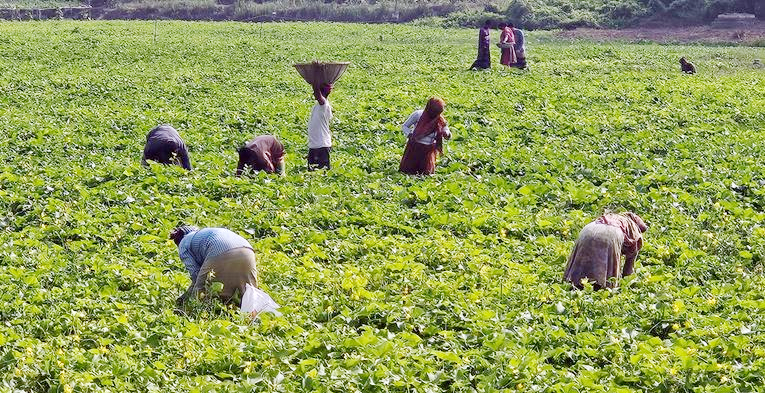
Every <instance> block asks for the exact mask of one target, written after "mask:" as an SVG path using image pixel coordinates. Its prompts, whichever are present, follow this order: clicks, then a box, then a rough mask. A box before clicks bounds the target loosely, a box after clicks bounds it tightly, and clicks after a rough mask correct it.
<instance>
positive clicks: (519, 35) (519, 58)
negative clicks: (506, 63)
mask: <svg viewBox="0 0 765 393" xmlns="http://www.w3.org/2000/svg"><path fill="white" fill-rule="evenodd" d="M507 26H508V27H509V28H511V29H512V30H513V36H514V37H515V58H516V62H515V64H511V66H515V67H518V68H521V69H524V68H526V42H525V40H524V37H523V31H521V29H518V28H516V27H515V26H514V25H513V24H512V23H508V24H507Z"/></svg>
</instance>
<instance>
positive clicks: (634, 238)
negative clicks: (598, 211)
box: [563, 212, 648, 289]
mask: <svg viewBox="0 0 765 393" xmlns="http://www.w3.org/2000/svg"><path fill="white" fill-rule="evenodd" d="M647 229H648V226H647V225H646V224H645V221H643V219H642V218H640V216H638V215H637V214H634V213H631V212H627V213H623V214H613V213H609V214H605V215H603V216H600V217H598V218H597V219H596V220H595V221H593V222H591V223H589V224H587V225H586V226H585V227H584V228H582V231H581V232H580V233H579V238H578V239H577V240H576V245H575V246H574V250H573V251H572V252H571V255H570V256H569V258H568V264H567V265H566V271H565V273H564V274H563V281H565V282H570V283H571V284H573V285H574V287H576V288H579V289H581V288H582V287H583V285H582V281H583V280H584V281H589V282H591V283H592V284H593V287H594V288H595V289H601V288H613V287H615V286H616V285H617V284H618V282H616V281H615V280H617V281H618V280H619V279H621V278H622V277H623V276H629V275H630V274H632V273H633V271H634V269H635V259H637V255H638V252H639V251H640V249H641V248H642V247H643V232H645V231H646V230H647ZM622 256H624V265H622Z"/></svg>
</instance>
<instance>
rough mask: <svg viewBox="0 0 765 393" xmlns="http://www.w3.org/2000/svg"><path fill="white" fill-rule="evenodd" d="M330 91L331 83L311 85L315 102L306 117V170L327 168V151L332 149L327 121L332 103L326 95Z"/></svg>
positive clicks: (330, 115)
mask: <svg viewBox="0 0 765 393" xmlns="http://www.w3.org/2000/svg"><path fill="white" fill-rule="evenodd" d="M331 92H332V85H330V84H328V83H324V84H322V85H321V86H314V87H313V96H314V98H315V99H316V104H315V105H314V106H313V109H312V110H311V117H310V118H309V119H308V170H311V171H312V170H315V169H321V168H326V169H329V152H330V150H332V133H330V131H329V121H330V120H332V105H330V104H329V100H328V99H327V96H329V93H331Z"/></svg>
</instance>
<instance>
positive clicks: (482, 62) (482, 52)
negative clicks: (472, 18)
mask: <svg viewBox="0 0 765 393" xmlns="http://www.w3.org/2000/svg"><path fill="white" fill-rule="evenodd" d="M490 49H491V21H490V20H487V21H486V22H484V24H483V26H482V27H481V28H480V29H479V30H478V57H477V58H476V60H475V61H474V62H473V65H471V66H470V69H471V70H485V69H487V68H491V50H490Z"/></svg>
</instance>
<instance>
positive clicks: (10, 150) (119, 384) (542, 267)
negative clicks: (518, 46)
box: [0, 21, 765, 392]
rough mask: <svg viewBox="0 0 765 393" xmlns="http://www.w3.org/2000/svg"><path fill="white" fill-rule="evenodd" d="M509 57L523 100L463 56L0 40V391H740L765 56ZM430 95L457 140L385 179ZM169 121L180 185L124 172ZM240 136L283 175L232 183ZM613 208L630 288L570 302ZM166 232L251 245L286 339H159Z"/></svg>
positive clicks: (217, 330)
mask: <svg viewBox="0 0 765 393" xmlns="http://www.w3.org/2000/svg"><path fill="white" fill-rule="evenodd" d="M349 37H352V40H351V39H349ZM528 41H529V61H530V65H531V69H530V70H529V71H527V72H516V71H511V70H506V69H501V68H494V69H492V70H491V71H488V72H469V71H466V70H465V68H466V67H467V66H468V65H469V64H470V63H471V62H472V61H473V59H474V57H475V51H476V49H475V46H474V44H475V31H474V30H458V29H454V30H449V31H447V34H445V33H444V31H443V29H432V28H425V27H413V26H404V25H378V26H369V25H344V24H334V23H300V24H292V23H279V24H268V23H266V24H262V25H260V24H239V23H191V22H161V21H160V22H158V23H156V24H155V23H151V22H46V23H39V22H29V23H2V24H0V42H2V45H0V92H1V93H0V128H1V129H3V130H4V132H3V133H2V134H1V135H0V212H2V213H1V214H0V244H2V246H3V247H0V390H1V391H32V392H50V391H57V392H75V391H76V392H86V391H162V392H167V391H181V392H184V391H205V392H206V391H213V389H215V390H216V391H243V392H245V391H246V392H250V391H253V390H255V391H288V392H294V391H312V390H319V391H321V390H326V391H337V390H343V391H364V392H374V391H405V390H406V391H411V390H417V391H431V392H440V391H482V392H490V391H496V390H502V389H504V390H513V389H516V390H519V391H561V392H563V391H613V392H626V391H655V392H686V391H722V392H725V391H731V392H735V391H756V390H758V389H760V388H761V386H763V384H765V376H764V375H763V370H765V331H764V330H763V326H765V325H764V324H765V313H764V312H763V311H764V310H765V278H764V277H763V257H764V256H765V227H764V226H763V222H764V220H765V213H763V209H764V208H765V186H764V184H765V178H763V175H762V170H761V168H762V166H763V162H764V161H765V153H764V152H765V138H763V135H762V130H763V129H764V128H765V111H763V108H765V97H763V95H762V94H761V93H762V91H765V74H763V72H762V69H757V68H753V66H752V59H753V58H754V57H757V58H765V50H763V49H761V48H736V47H712V46H707V47H703V46H690V47H681V46H670V45H666V46H659V45H611V44H597V43H571V42H558V41H553V40H550V39H549V36H548V35H545V34H542V33H533V32H532V33H531V34H530V35H529V37H528ZM496 54H497V53H496V51H495V53H494V55H495V61H496ZM681 55H684V56H686V57H688V58H689V59H691V60H692V61H694V62H695V63H696V66H697V68H698V70H699V73H698V74H697V75H695V76H688V75H684V74H681V73H680V72H679V69H678V68H679V67H678V64H677V58H678V57H680V56H681ZM316 58H319V59H342V60H349V61H352V63H353V64H352V66H351V68H350V69H349V71H348V73H347V74H346V75H345V76H343V78H342V79H341V80H340V81H339V82H338V83H337V85H336V89H335V91H334V93H333V94H332V97H331V99H332V102H333V106H334V108H335V115H336V116H337V119H336V121H335V122H333V124H332V129H333V132H334V135H335V148H334V150H333V164H334V168H333V169H332V170H331V171H329V172H323V171H321V172H307V171H305V170H304V169H303V162H304V157H305V154H306V147H305V143H306V136H305V125H306V122H307V118H308V113H309V111H310V108H311V106H312V105H313V100H312V97H311V92H310V90H309V88H308V86H307V85H306V84H305V83H304V82H303V81H302V79H301V78H300V77H299V76H298V74H297V73H296V72H295V70H294V68H293V67H292V64H293V62H296V61H302V60H310V59H316ZM434 94H437V95H440V96H443V97H444V98H445V99H446V101H447V103H448V107H447V111H446V117H447V120H448V121H449V123H450V125H451V129H452V131H453V132H454V135H455V136H454V138H453V140H451V141H449V142H448V143H447V152H446V156H445V157H443V158H441V159H440V161H439V166H438V169H437V174H436V175H435V176H432V177H427V178H415V177H409V176H404V175H401V174H399V173H398V172H397V170H396V169H397V165H398V160H399V158H400V156H401V153H402V151H403V145H404V138H403V136H402V135H401V131H400V128H399V127H400V124H401V122H403V121H404V120H405V119H406V117H407V116H408V115H409V114H410V112H411V111H412V110H414V109H417V108H420V107H422V105H423V104H424V103H425V101H426V99H427V98H428V97H429V96H430V95H434ZM165 122H167V123H171V124H172V125H174V126H175V127H177V128H178V129H179V130H180V133H181V134H182V136H183V137H184V138H185V140H186V142H187V144H188V146H189V147H190V149H191V158H192V162H193V164H194V165H195V170H194V171H193V172H191V173H186V172H185V171H183V170H181V169H180V168H176V167H163V166H157V165H154V166H152V167H151V168H150V169H146V168H142V167H141V166H140V165H139V158H140V154H141V151H142V148H143V143H144V138H145V134H146V133H147V132H148V130H149V129H150V128H152V127H154V126H155V125H157V124H159V123H165ZM258 134H275V135H277V136H278V137H279V138H280V139H282V140H283V141H284V143H285V145H286V149H287V151H288V156H287V159H288V174H287V176H285V177H283V178H281V177H274V176H267V175H265V174H255V175H253V176H250V177H246V178H241V179H238V178H235V177H233V172H234V169H235V160H236V153H235V148H236V147H237V146H239V145H240V144H241V143H242V142H244V141H246V140H248V139H249V138H251V137H253V136H254V135H258ZM607 209H612V210H616V211H620V210H623V209H630V210H634V211H636V212H638V213H640V214H641V215H643V217H645V218H646V219H647V220H648V222H649V223H650V226H651V228H650V229H649V231H648V232H647V233H646V246H645V248H644V250H643V252H642V253H641V255H640V257H639V260H638V265H637V271H636V274H635V275H634V276H632V277H629V278H627V279H625V280H623V281H622V282H621V286H620V287H619V288H618V289H616V290H613V291H599V292H593V291H590V290H585V291H571V290H569V289H568V286H566V285H563V284H561V283H560V279H561V275H562V272H563V268H564V265H565V261H566V256H567V254H568V253H569V251H570V249H571V247H572V245H573V242H574V240H575V238H576V236H577V234H578V232H579V230H580V229H581V228H582V227H583V226H584V225H585V224H586V223H588V222H589V221H590V220H592V219H593V218H595V217H596V216H597V215H599V214H601V213H602V212H603V211H605V210H607ZM181 221H183V222H186V223H192V224H196V225H200V226H225V227H228V228H231V229H232V230H234V231H236V232H238V233H240V234H241V235H243V236H245V237H246V238H247V239H248V240H249V241H250V242H251V243H252V244H253V246H254V247H255V249H256V251H257V255H258V260H259V268H260V272H261V281H262V283H263V285H264V289H265V290H266V291H268V292H269V293H270V294H271V295H273V296H274V298H275V299H276V300H277V301H278V302H279V303H281V304H282V305H284V308H283V309H282V311H284V317H282V318H272V317H269V316H268V315H264V316H263V317H262V318H261V319H260V320H259V322H256V323H254V324H250V323H248V321H246V320H245V319H243V318H241V317H239V316H238V315H237V313H236V312H235V311H231V312H229V311H227V310H225V309H220V308H217V307H216V306H215V304H214V303H213V304H208V303H206V302H204V301H202V302H200V303H198V304H195V305H193V306H192V307H190V308H189V309H187V310H185V313H176V312H174V304H173V302H174V299H175V298H176V296H177V295H178V294H180V293H181V292H182V291H183V290H184V289H185V287H186V285H188V277H187V273H186V272H185V270H184V268H183V266H182V264H181V263H180V261H179V260H178V256H177V251H176V248H175V245H174V244H173V243H172V242H171V241H170V240H168V239H167V234H168V231H169V230H170V229H171V228H172V227H173V226H174V225H176V224H177V223H178V222H181Z"/></svg>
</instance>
